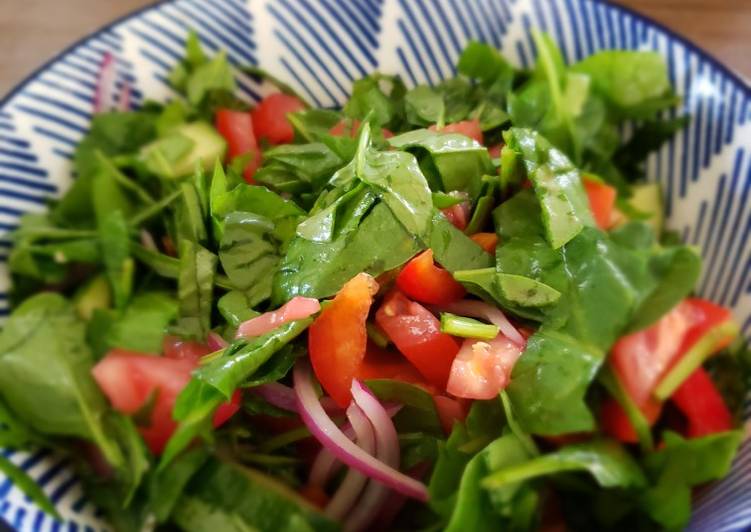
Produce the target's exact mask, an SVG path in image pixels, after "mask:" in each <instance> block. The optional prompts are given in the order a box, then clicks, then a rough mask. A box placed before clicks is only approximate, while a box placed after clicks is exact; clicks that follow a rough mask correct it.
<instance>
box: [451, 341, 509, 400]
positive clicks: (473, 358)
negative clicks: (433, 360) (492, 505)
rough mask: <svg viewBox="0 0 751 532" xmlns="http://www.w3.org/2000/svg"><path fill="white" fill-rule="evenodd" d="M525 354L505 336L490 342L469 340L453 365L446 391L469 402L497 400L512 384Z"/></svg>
mask: <svg viewBox="0 0 751 532" xmlns="http://www.w3.org/2000/svg"><path fill="white" fill-rule="evenodd" d="M522 351H523V348H520V347H519V346H518V345H516V344H515V343H514V342H512V341H511V340H509V339H508V338H506V337H505V336H503V335H501V334H499V335H498V336H496V337H495V338H494V339H493V340H490V341H483V340H473V339H467V340H465V341H464V343H463V344H462V347H461V349H460V350H459V353H457V355H456V358H455V359H454V362H453V364H452V365H451V375H450V376H449V380H448V386H447V387H446V391H447V392H449V393H450V394H452V395H455V396H457V397H464V398H466V399H493V398H494V397H496V396H497V395H498V394H499V393H500V391H501V390H503V389H504V388H505V387H506V385H507V384H508V382H509V378H510V377H511V370H513V369H514V364H515V363H516V360H517V359H518V358H519V357H520V356H521V354H522Z"/></svg>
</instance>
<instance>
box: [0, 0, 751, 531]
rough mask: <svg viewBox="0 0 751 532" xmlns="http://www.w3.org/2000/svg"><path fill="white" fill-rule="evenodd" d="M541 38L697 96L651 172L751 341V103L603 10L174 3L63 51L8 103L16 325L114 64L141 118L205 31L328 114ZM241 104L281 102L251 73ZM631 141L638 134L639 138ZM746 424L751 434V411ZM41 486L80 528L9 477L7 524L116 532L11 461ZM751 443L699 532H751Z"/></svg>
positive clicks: (60, 488) (665, 35)
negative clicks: (632, 64)
mask: <svg viewBox="0 0 751 532" xmlns="http://www.w3.org/2000/svg"><path fill="white" fill-rule="evenodd" d="M532 28H541V29H542V30H544V31H547V32H548V33H550V34H551V35H552V36H553V38H554V39H555V40H556V41H557V42H558V44H559V45H560V47H561V50H562V53H563V55H564V57H565V59H566V60H567V61H569V62H574V61H577V60H579V59H582V58H584V57H586V56H587V55H590V54H592V53H593V52H596V51H598V50H602V49H610V48H625V49H650V50H657V51H659V52H660V53H662V54H663V55H664V56H665V57H666V59H667V61H668V65H669V72H670V77H671V80H672V82H673V83H674V84H675V86H676V88H677V89H678V91H679V92H680V93H681V94H682V95H683V98H684V100H683V104H682V106H681V108H680V109H679V110H678V111H677V112H676V114H690V115H691V116H692V122H691V124H690V125H689V127H687V128H686V129H685V130H684V131H682V132H680V133H679V134H678V135H677V136H676V138H675V139H674V140H673V141H671V142H670V143H668V144H667V145H666V146H665V147H664V148H663V149H662V150H661V151H660V152H658V153H656V154H654V155H653V156H652V157H651V158H650V159H649V161H648V165H647V170H648V175H649V176H650V177H651V178H652V179H655V180H659V181H660V183H661V184H662V185H663V189H664V190H665V203H666V207H667V213H668V222H669V225H670V226H671V227H672V228H674V229H676V230H678V231H679V232H680V234H682V235H683V236H684V239H685V240H686V241H688V242H691V243H692V244H694V245H696V246H698V247H699V248H700V249H701V250H702V254H703V256H704V257H705V268H704V273H703V277H702V279H701V282H700V285H699V293H700V294H702V295H704V296H706V297H709V298H712V299H714V300H716V301H718V302H720V303H722V304H724V305H729V306H731V307H732V308H733V310H734V312H735V315H736V317H737V318H738V320H739V322H740V323H741V325H742V329H743V332H744V335H745V336H746V337H747V338H751V202H750V201H749V193H750V192H751V149H750V147H749V145H748V140H747V139H749V138H751V106H750V105H749V103H750V102H751V89H749V86H748V84H746V83H745V82H743V81H742V80H740V79H738V78H737V77H735V76H734V75H733V74H731V73H729V72H728V71H727V70H726V69H724V68H723V67H722V66H720V65H718V64H717V63H716V62H714V61H713V60H712V59H711V58H709V57H707V56H706V55H705V54H703V53H702V52H701V51H700V50H698V49H696V48H695V47H694V46H693V45H691V44H690V43H687V42H686V41H684V40H682V39H681V38H679V37H677V36H675V35H673V34H672V33H671V32H670V31H669V30H666V29H665V28H662V27H660V26H659V25H657V24H655V23H653V22H650V21H648V20H646V19H644V18H642V17H641V16H639V15H636V14H634V13H631V12H630V11H628V10H625V9H623V8H619V7H617V6H614V5H611V4H609V3H606V2H604V1H597V0H350V1H346V2H345V1H340V0H166V1H163V2H161V3H158V4H156V5H154V6H152V7H149V8H146V9H144V10H142V11H140V12H138V13H134V14H133V15H131V16H128V17H126V18H124V19H122V20H120V21H117V22H115V23H113V24H112V25H110V26H108V27H107V28H104V29H102V30H100V31H99V32H97V33H95V34H94V35H93V36H91V37H89V38H87V39H84V40H83V41H81V42H80V43H77V44H76V45H74V46H73V47H71V48H70V49H68V50H66V51H65V52H63V53H62V54H61V55H60V56H58V57H57V58H55V59H54V60H53V61H51V62H50V63H49V64H47V65H45V66H44V67H43V68H41V69H40V70H39V71H38V72H37V73H36V74H34V75H33V76H32V77H31V78H30V79H28V80H27V81H26V82H24V83H23V84H22V85H21V86H19V88H18V89H16V90H15V91H14V92H12V93H11V94H10V95H9V96H8V97H6V98H5V99H4V100H3V101H1V102H0V317H2V316H4V315H7V313H8V312H9V309H8V296H7V291H8V288H9V286H8V282H9V281H8V276H7V272H6V271H5V262H6V260H7V257H8V253H9V250H10V247H11V242H10V241H9V240H8V238H7V233H8V232H9V231H12V230H13V229H14V228H15V227H17V225H18V219H19V217H20V216H21V215H22V214H23V213H26V212H35V211H39V210H41V209H43V208H44V206H45V203H46V202H47V200H48V199H49V198H51V197H55V196H57V195H58V194H59V193H60V192H61V191H62V190H64V189H65V187H66V186H68V184H69V182H70V178H71V175H70V173H71V164H70V159H71V157H72V154H73V151H74V148H75V146H76V144H77V143H78V141H79V140H80V138H81V137H82V135H83V134H84V133H85V131H86V129H87V127H88V124H89V121H90V120H91V114H92V110H93V109H92V107H93V97H94V91H95V80H96V74H97V70H98V68H99V65H100V63H101V60H102V57H103V55H104V54H105V53H107V52H109V53H112V54H114V55H115V56H116V57H117V59H118V62H117V72H118V81H117V83H118V86H120V85H122V84H123V83H128V84H129V85H130V86H131V87H132V88H133V91H132V100H131V105H132V106H134V107H137V106H138V105H140V103H141V102H142V101H143V99H144V98H146V97H148V98H149V99H156V100H164V99H167V98H170V97H173V96H174V94H173V93H172V91H171V89H170V88H169V86H168V84H167V81H166V79H167V76H168V74H169V72H170V70H171V68H172V66H173V65H174V63H175V61H176V60H177V59H179V58H180V57H181V55H182V53H183V47H184V42H185V38H186V35H187V32H188V31H189V29H194V30H195V31H196V32H197V33H198V35H199V38H200V39H201V41H202V42H203V44H204V46H205V47H206V49H207V50H209V51H212V52H214V51H217V50H219V49H224V50H226V51H227V54H228V57H229V60H230V62H231V63H232V64H233V65H236V66H241V65H247V64H251V65H256V64H259V65H261V66H263V67H264V68H266V69H268V70H269V71H271V72H272V73H273V74H275V75H276V76H278V77H279V78H281V79H283V80H285V81H287V82H288V83H289V84H290V85H292V86H293V87H295V88H296V89H297V90H299V91H300V93H301V94H303V95H304V96H306V97H307V98H308V99H309V100H310V101H311V102H312V103H314V104H316V105H319V106H323V107H331V106H337V105H341V104H342V103H343V101H345V99H346V97H347V95H348V93H349V91H350V89H351V86H352V82H353V80H355V79H357V78H359V77H361V76H363V75H365V74H367V73H368V72H371V71H374V70H380V71H382V72H386V73H399V74H400V75H401V76H402V78H403V79H404V80H405V82H406V83H407V84H408V85H415V84H418V83H425V82H427V83H438V82H440V80H442V79H444V78H446V77H449V76H452V75H453V74H454V72H455V70H454V65H455V63H456V59H457V57H458V55H459V53H460V52H461V50H462V48H463V47H464V45H465V44H466V42H467V41H469V40H471V39H478V40H481V41H484V42H487V43H490V44H493V45H494V46H496V47H498V48H500V49H501V50H502V51H503V53H504V54H505V55H506V56H507V57H509V58H510V59H511V60H512V61H514V62H515V63H516V64H518V65H520V66H530V65H531V64H532V63H533V62H534V59H535V48H534V46H533V44H532V40H531V37H530V30H531V29H532ZM237 81H238V85H239V88H240V91H241V95H242V96H243V97H245V98H246V99H247V100H248V101H257V100H258V99H259V98H261V97H262V96H263V95H264V94H266V93H267V92H268V91H269V90H271V89H270V86H268V85H267V84H265V83H263V82H261V81H260V80H257V79H254V78H252V77H249V76H246V75H244V74H240V73H239V72H238V74H237ZM623 133H624V135H628V134H630V129H629V128H626V129H625V130H624V132H623ZM746 414H747V415H746V418H747V419H751V401H749V402H748V404H747V412H746ZM0 452H2V453H3V454H4V455H5V456H8V457H10V459H11V460H13V461H14V463H16V464H17V465H19V466H20V467H21V468H22V469H24V470H26V471H28V472H29V474H30V475H31V476H32V477H33V478H34V479H35V480H36V481H37V482H38V483H39V484H40V485H41V486H43V489H44V490H45V491H46V492H47V493H48V494H49V495H50V497H51V498H52V500H53V501H54V502H56V503H57V505H58V507H59V508H60V511H61V513H62V515H64V516H65V518H66V522H65V523H58V522H55V521H54V520H53V519H52V518H50V517H49V516H47V515H46V514H44V513H43V512H42V511H41V510H39V509H38V508H35V507H34V506H33V504H31V503H30V501H29V500H28V499H26V498H25V497H24V496H23V495H22V494H21V492H20V491H19V490H18V489H17V488H15V487H14V486H13V485H12V484H11V482H10V481H9V480H8V479H5V478H3V477H2V476H0V518H2V519H4V520H5V521H7V522H8V523H9V524H10V525H11V527H12V528H13V529H15V530H22V531H35V532H36V531H41V530H53V531H56V530H62V529H65V530H76V531H79V530H80V531H93V530H100V529H103V527H104V525H103V523H102V522H101V520H100V518H101V516H100V515H99V514H98V513H97V510H96V508H94V507H93V505H91V504H90V503H88V502H87V501H86V498H85V497H84V495H83V493H82V490H81V486H80V484H79V483H78V482H77V481H76V480H75V478H74V477H73V476H71V474H70V471H69V469H68V467H67V462H66V461H65V459H64V457H61V456H58V455H55V454H53V453H50V452H49V451H45V450H33V451H24V452H22V451H12V450H5V451H2V450H0ZM749 486H751V443H749V442H747V443H746V444H745V445H744V447H743V449H742V451H741V453H740V455H739V457H738V459H737V462H736V464H735V466H734V469H733V472H732V474H731V475H730V476H729V477H728V478H727V479H725V480H724V481H723V482H721V483H719V484H717V485H715V486H713V487H712V488H711V489H708V490H706V491H704V492H703V493H702V494H701V496H700V497H699V499H698V501H697V508H696V514H695V517H694V520H693V522H692V524H691V526H690V528H689V529H690V530H691V531H692V532H698V531H707V530H712V531H738V530H744V529H746V528H747V527H749V526H751V489H749Z"/></svg>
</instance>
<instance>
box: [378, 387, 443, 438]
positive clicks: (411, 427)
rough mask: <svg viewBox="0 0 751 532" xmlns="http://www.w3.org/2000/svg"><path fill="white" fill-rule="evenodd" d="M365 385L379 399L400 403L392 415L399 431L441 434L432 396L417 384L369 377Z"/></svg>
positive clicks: (441, 430)
mask: <svg viewBox="0 0 751 532" xmlns="http://www.w3.org/2000/svg"><path fill="white" fill-rule="evenodd" d="M367 385H368V387H369V388H370V390H371V391H372V392H373V393H374V394H375V395H376V396H377V397H378V398H379V399H380V400H381V401H386V402H394V403H398V404H400V405H402V409H401V410H400V411H399V412H398V413H397V414H396V416H394V423H395V425H396V427H397V430H398V431H399V433H404V432H425V433H428V434H433V435H435V436H442V435H443V429H442V428H441V422H440V420H439V419H438V413H437V411H436V408H435V403H434V402H433V397H432V396H431V395H430V394H429V393H428V392H426V391H425V390H423V389H422V388H420V387H419V386H415V385H412V384H409V383H406V382H401V381H397V380H391V379H369V380H368V381H367Z"/></svg>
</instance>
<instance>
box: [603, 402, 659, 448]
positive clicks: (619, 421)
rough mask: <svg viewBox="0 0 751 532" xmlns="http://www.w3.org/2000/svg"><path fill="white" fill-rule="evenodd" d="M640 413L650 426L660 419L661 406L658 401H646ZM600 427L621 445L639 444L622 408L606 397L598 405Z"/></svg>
mask: <svg viewBox="0 0 751 532" xmlns="http://www.w3.org/2000/svg"><path fill="white" fill-rule="evenodd" d="M640 410H641V413H642V414H643V415H644V417H645V419H646V420H647V422H648V423H649V425H650V426H652V425H653V424H654V423H655V421H657V419H658V418H659V417H660V413H661V412H662V404H661V403H660V402H659V401H655V400H651V401H648V402H647V403H646V404H645V405H644V406H642V407H641V409H640ZM600 427H601V428H602V430H603V432H605V434H607V435H608V436H611V437H613V438H615V439H616V440H618V441H622V442H623V443H639V436H638V435H637V434H636V429H634V427H633V425H631V421H630V420H629V419H628V416H627V415H626V411H625V410H624V409H623V407H622V406H621V405H620V404H619V403H618V401H616V400H615V399H614V398H612V397H608V398H607V399H605V400H604V401H603V402H602V405H600Z"/></svg>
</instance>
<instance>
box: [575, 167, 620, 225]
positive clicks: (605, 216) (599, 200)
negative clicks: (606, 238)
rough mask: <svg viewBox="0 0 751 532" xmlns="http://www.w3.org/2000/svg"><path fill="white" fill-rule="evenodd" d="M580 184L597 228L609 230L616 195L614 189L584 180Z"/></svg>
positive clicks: (597, 182)
mask: <svg viewBox="0 0 751 532" xmlns="http://www.w3.org/2000/svg"><path fill="white" fill-rule="evenodd" d="M582 184H583V185H584V190H586V192H587V197H588V198H589V207H590V209H591V210H592V216H593V217H594V219H595V222H596V223H597V227H599V228H600V229H602V230H603V231H605V230H607V229H610V227H611V226H612V225H613V209H614V208H615V198H616V196H617V195H618V193H617V191H616V189H615V188H613V187H611V186H610V185H606V184H605V183H601V182H599V181H594V180H592V179H586V178H584V179H582Z"/></svg>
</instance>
